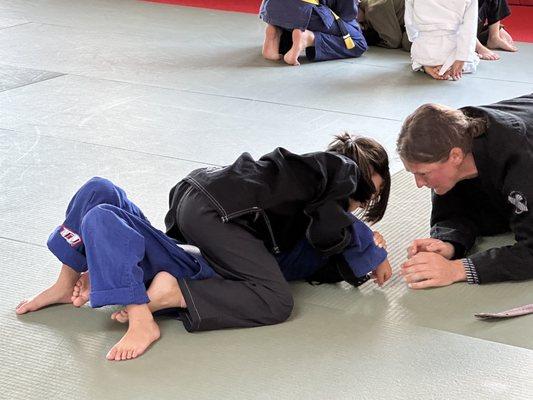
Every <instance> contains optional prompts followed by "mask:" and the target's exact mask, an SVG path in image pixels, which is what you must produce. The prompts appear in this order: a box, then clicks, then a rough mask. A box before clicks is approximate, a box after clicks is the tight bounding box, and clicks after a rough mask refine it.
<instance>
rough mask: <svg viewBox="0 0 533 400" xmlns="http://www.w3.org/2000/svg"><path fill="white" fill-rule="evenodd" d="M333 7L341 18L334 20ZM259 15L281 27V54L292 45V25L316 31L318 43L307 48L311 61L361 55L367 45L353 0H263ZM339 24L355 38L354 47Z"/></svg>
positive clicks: (267, 21)
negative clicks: (349, 44)
mask: <svg viewBox="0 0 533 400" xmlns="http://www.w3.org/2000/svg"><path fill="white" fill-rule="evenodd" d="M332 11H333V12H335V14H336V15H338V16H339V18H340V21H335V17H334V15H333V13H332ZM259 17H260V18H261V19H262V20H263V21H264V22H266V23H267V24H270V25H275V26H277V27H279V28H282V30H283V33H282V36H281V41H280V53H281V54H285V53H286V52H288V51H289V49H290V48H291V47H292V31H293V29H300V30H302V31H304V30H306V29H307V30H310V31H312V32H313V33H314V35H315V45H314V46H313V47H308V48H307V49H306V56H307V58H308V59H309V60H310V61H326V60H336V59H343V58H355V57H360V56H361V55H362V54H363V53H364V52H365V51H366V50H367V48H368V45H367V43H366V40H365V37H364V36H363V33H362V31H361V27H360V26H359V23H358V22H357V20H356V17H357V5H356V3H355V1H354V0H319V4H318V5H315V4H311V3H308V2H306V1H302V0H263V2H262V4H261V8H260V11H259ZM339 24H341V25H342V26H343V27H344V28H343V29H344V30H345V31H346V32H347V33H348V34H349V35H350V37H351V38H352V40H353V42H354V44H355V47H353V48H352V49H348V48H347V47H346V44H345V42H344V39H343V33H342V32H341V29H340V27H339Z"/></svg>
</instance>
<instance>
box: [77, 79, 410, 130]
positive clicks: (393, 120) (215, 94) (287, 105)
mask: <svg viewBox="0 0 533 400" xmlns="http://www.w3.org/2000/svg"><path fill="white" fill-rule="evenodd" d="M67 75H68V76H77V77H80V78H88V79H97V80H101V81H107V82H115V83H123V84H129V85H134V86H144V87H148V88H157V89H163V90H169V91H174V92H184V93H190V94H197V95H201V96H210V97H219V98H227V99H234V100H243V101H249V102H256V103H265V104H272V105H278V106H283V107H291V108H296V109H302V110H310V111H321V112H325V113H331V114H341V115H350V116H354V117H364V118H372V119H378V120H384V121H392V122H402V120H401V119H396V118H386V117H378V116H375V115H365V114H359V113H351V112H347V111H340V110H329V109H325V108H319V107H309V106H301V105H296V104H289V103H278V102H275V101H270V100H262V99H254V98H248V97H240V96H229V95H224V94H217V93H208V92H201V91H197V90H191V89H180V88H173V87H166V86H160V85H151V84H148V83H143V82H132V81H128V80H118V79H109V78H102V77H96V76H91V75H80V74H70V73H68V74H67Z"/></svg>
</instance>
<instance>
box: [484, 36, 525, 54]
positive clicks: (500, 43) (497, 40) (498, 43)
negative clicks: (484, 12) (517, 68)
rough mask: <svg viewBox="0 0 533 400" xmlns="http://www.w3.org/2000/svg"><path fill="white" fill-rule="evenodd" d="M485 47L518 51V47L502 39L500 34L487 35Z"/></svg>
mask: <svg viewBox="0 0 533 400" xmlns="http://www.w3.org/2000/svg"><path fill="white" fill-rule="evenodd" d="M487 47H488V48H490V49H500V50H505V51H512V52H514V51H518V48H517V47H516V46H515V45H514V44H512V43H508V42H507V41H506V40H503V39H502V38H501V37H500V36H496V35H495V36H492V37H489V40H488V41H487Z"/></svg>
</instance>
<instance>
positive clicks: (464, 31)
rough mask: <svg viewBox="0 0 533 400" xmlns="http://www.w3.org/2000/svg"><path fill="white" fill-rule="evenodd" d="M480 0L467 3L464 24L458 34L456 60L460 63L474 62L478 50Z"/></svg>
mask: <svg viewBox="0 0 533 400" xmlns="http://www.w3.org/2000/svg"><path fill="white" fill-rule="evenodd" d="M477 15H478V0H472V1H467V2H466V9H465V13H464V16H463V22H462V24H461V25H459V30H458V32H457V50H456V51H455V59H456V60H459V61H473V60H472V56H473V55H474V51H475V49H476V39H477V23H478V17H477Z"/></svg>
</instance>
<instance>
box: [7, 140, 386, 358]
mask: <svg viewBox="0 0 533 400" xmlns="http://www.w3.org/2000/svg"><path fill="white" fill-rule="evenodd" d="M389 190H390V174H389V168H388V157H387V154H386V152H385V150H384V149H383V147H381V145H379V144H378V143H376V142H375V141H373V140H371V139H366V138H354V137H351V136H349V135H347V134H345V135H342V136H339V137H337V139H336V140H335V141H334V142H333V143H332V144H331V145H330V147H329V149H328V151H326V152H317V153H310V154H303V155H296V154H292V153H290V152H288V151H287V150H284V149H281V148H278V149H276V150H274V151H273V152H272V153H270V154H267V155H265V156H263V157H262V158H261V159H259V160H258V161H254V160H253V159H252V158H251V157H250V155H249V154H247V153H245V154H243V155H242V156H241V157H239V159H238V160H237V161H236V162H235V163H233V164H232V165H230V166H228V167H224V168H202V169H199V170H195V171H193V172H192V173H191V174H190V175H189V176H188V177H187V178H185V179H184V180H183V181H181V182H180V183H178V184H177V185H176V186H175V187H174V188H173V189H172V191H171V194H170V205H171V207H170V211H169V213H168V214H167V217H166V224H167V228H168V230H167V234H164V233H162V232H160V231H158V230H157V229H155V228H154V227H152V226H151V225H150V223H149V222H148V220H147V219H146V218H145V217H144V215H143V214H142V212H141V211H140V210H139V209H138V207H137V206H135V205H134V204H133V203H132V202H131V201H129V200H128V199H127V197H126V195H125V193H124V192H123V191H122V190H121V189H120V188H118V187H116V186H114V185H113V184H112V183H111V182H109V181H107V180H105V179H101V178H94V179H92V180H90V181H89V182H88V183H87V184H85V185H84V186H83V187H82V188H81V189H80V190H79V191H78V192H77V193H76V195H75V196H74V198H73V199H72V201H71V203H70V204H69V207H68V209H67V214H66V219H65V222H64V223H63V224H62V225H61V226H60V227H58V228H57V229H56V230H55V231H54V233H53V234H52V235H51V236H50V238H49V241H48V247H49V248H50V250H51V251H52V252H53V253H54V254H55V255H56V256H57V257H58V258H59V259H60V261H61V262H62V263H63V266H62V269H61V272H60V275H59V278H58V280H57V282H56V283H55V284H54V285H53V286H52V287H50V288H49V289H47V290H45V291H43V292H42V293H40V294H38V295H37V296H36V297H34V298H33V299H31V300H29V301H23V302H21V303H20V304H19V306H18V307H17V313H18V314H24V313H26V312H29V311H35V310H38V309H40V308H42V307H44V306H46V305H49V304H54V303H70V302H72V303H73V304H74V305H76V306H80V305H82V304H84V303H85V302H86V301H87V300H88V298H89V297H90V300H91V305H92V306H93V307H100V306H103V305H109V304H123V305H125V306H126V311H127V314H126V313H123V312H117V313H115V314H114V318H115V319H117V320H122V321H123V320H124V319H125V318H128V319H129V328H128V331H127V333H126V334H125V335H124V337H123V338H122V339H121V340H120V341H119V342H118V343H117V344H116V345H115V346H114V347H113V348H112V349H111V350H110V352H109V353H108V355H107V358H108V359H111V360H125V359H130V358H135V357H137V356H139V355H140V354H142V353H143V352H144V351H145V350H146V349H147V348H148V346H149V345H150V344H151V343H153V342H154V341H156V340H157V339H158V338H159V328H158V326H157V324H156V323H155V321H154V320H153V317H152V312H154V311H157V310H159V309H161V308H173V307H179V309H180V310H179V314H180V317H181V320H182V321H183V323H184V325H185V327H186V329H187V330H189V331H198V330H209V329H220V328H227V327H248V326H260V325H267V324H275V323H280V322H283V321H284V320H286V319H287V318H288V317H289V315H290V313H291V311H292V306H293V300H292V295H291V292H290V288H289V285H288V284H287V280H293V279H310V280H313V281H318V282H336V281H341V280H346V281H348V282H350V283H352V284H354V285H357V284H359V283H360V282H361V281H362V280H364V277H365V276H366V275H367V274H368V273H369V272H370V271H374V272H373V275H374V278H375V280H376V281H377V283H378V284H380V285H382V284H383V283H384V282H385V281H387V280H388V279H389V278H390V276H391V268H390V265H389V263H388V261H387V260H386V252H385V251H384V250H383V249H382V248H380V247H378V246H377V245H376V244H375V243H374V240H376V241H377V243H378V244H379V245H381V246H383V244H384V242H383V239H382V238H381V237H380V235H379V234H378V235H377V237H376V238H375V239H374V237H373V235H372V233H371V232H370V231H369V230H368V228H367V227H366V226H365V225H364V224H363V223H361V222H360V221H359V220H358V219H357V218H356V217H355V216H354V215H353V214H352V212H353V211H355V210H356V209H357V208H362V209H363V210H364V214H363V218H364V219H365V220H367V221H368V222H374V221H378V220H379V219H381V218H382V216H383V214H384V212H385V209H386V205H387V200H388V195H389ZM172 238H174V239H177V240H178V241H180V242H182V243H189V244H192V245H196V246H198V247H199V248H201V249H202V256H200V255H199V254H194V253H193V252H188V251H187V250H185V249H184V248H182V247H179V246H177V244H176V241H175V240H173V239H172ZM86 270H88V274H89V279H87V275H85V276H84V278H83V279H81V280H80V282H78V283H77V281H78V280H79V278H80V273H82V272H84V271H86ZM162 271H164V272H162ZM152 279H153V283H152V286H150V289H149V290H148V293H147V291H146V285H147V284H149V282H150V281H151V280H152ZM89 281H90V285H91V288H90V296H89V294H88V291H89V289H88V282H89ZM169 290H170V292H169ZM150 291H152V296H150ZM169 293H170V294H169ZM150 300H153V304H152V303H151V302H150Z"/></svg>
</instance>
